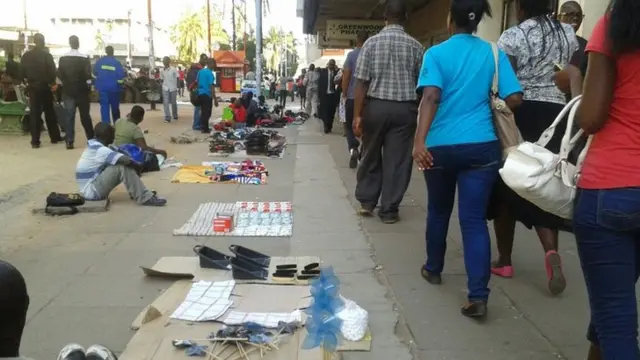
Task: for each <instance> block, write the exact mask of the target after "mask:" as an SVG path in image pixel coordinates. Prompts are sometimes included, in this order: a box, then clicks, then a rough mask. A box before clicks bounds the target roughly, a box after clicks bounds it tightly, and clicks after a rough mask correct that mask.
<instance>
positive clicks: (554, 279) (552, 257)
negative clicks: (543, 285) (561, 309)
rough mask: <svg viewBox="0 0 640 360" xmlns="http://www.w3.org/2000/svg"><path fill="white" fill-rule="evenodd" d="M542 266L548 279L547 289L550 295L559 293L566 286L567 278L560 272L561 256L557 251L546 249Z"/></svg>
mask: <svg viewBox="0 0 640 360" xmlns="http://www.w3.org/2000/svg"><path fill="white" fill-rule="evenodd" d="M544 267H545V269H546V270H547V278H548V279H549V285H548V286H549V291H550V292H551V294H552V295H558V294H561V293H562V292H563V291H564V289H565V288H566V287H567V280H566V279H565V278H564V274H563V272H562V258H561V257H560V254H558V252H557V251H554V250H551V251H547V253H546V254H545V255H544Z"/></svg>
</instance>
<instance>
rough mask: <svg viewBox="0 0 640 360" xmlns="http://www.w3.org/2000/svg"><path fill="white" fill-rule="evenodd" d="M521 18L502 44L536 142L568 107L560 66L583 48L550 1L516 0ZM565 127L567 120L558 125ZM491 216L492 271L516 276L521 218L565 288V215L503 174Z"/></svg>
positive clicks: (553, 288)
mask: <svg viewBox="0 0 640 360" xmlns="http://www.w3.org/2000/svg"><path fill="white" fill-rule="evenodd" d="M516 5H517V9H518V17H519V19H520V24H518V25H516V26H514V27H511V28H509V29H507V30H506V31H505V32H504V33H503V34H502V36H500V39H499V40H498V45H499V46H500V47H501V48H502V49H503V50H504V52H505V53H506V54H507V55H508V56H509V58H510V61H511V64H512V65H513V67H514V68H515V69H516V75H517V76H518V79H519V80H520V83H521V85H522V87H523V89H524V102H523V103H522V106H520V107H518V108H517V109H516V110H515V112H514V116H515V120H516V124H517V126H518V128H519V129H520V132H521V134H522V137H523V138H524V140H525V141H530V142H535V141H537V140H538V139H539V137H540V135H541V134H542V132H543V131H544V130H546V129H547V128H548V127H549V125H551V123H552V122H553V121H554V120H555V118H556V117H557V115H558V114H559V113H560V112H561V111H562V109H563V108H564V105H565V103H566V98H565V95H564V94H563V93H562V92H561V91H560V90H559V89H558V88H557V87H556V86H555V83H554V82H553V76H554V73H555V68H556V67H557V66H560V67H561V68H564V67H565V66H566V65H567V64H568V63H569V61H570V60H571V58H572V56H573V54H574V53H575V52H576V51H577V50H578V47H579V45H578V40H577V39H576V35H575V32H574V31H573V28H572V27H571V26H570V25H567V24H562V23H560V22H559V21H557V20H555V19H553V18H552V17H551V16H550V14H551V11H550V9H549V7H548V4H547V2H545V1H539V0H518V1H516ZM558 128H559V129H563V125H560V126H559V127H558ZM562 135H563V134H562V132H561V131H557V132H556V135H555V136H554V137H553V138H552V139H551V141H550V142H549V145H548V146H547V148H548V149H549V150H550V151H552V152H553V153H555V154H557V153H558V151H559V149H560V141H561V139H562ZM488 217H489V219H493V220H494V223H493V225H494V229H495V233H496V241H497V245H498V253H499V258H498V260H497V261H496V262H494V264H493V265H492V266H493V268H492V272H493V274H495V275H498V276H501V277H507V278H508V277H512V276H513V273H514V270H513V265H512V262H511V253H512V250H513V240H514V232H515V225H516V221H520V222H521V223H522V224H523V225H525V226H526V227H527V228H529V229H531V228H535V229H536V233H537V234H538V237H539V238H540V242H541V244H542V248H543V250H544V254H545V256H544V265H545V268H546V272H547V278H548V280H549V281H548V287H549V291H550V292H551V293H552V294H554V295H556V294H560V293H562V292H563V291H564V289H565V287H566V280H565V277H564V274H563V272H562V260H561V258H560V255H559V254H558V232H559V230H560V229H561V228H564V226H565V221H564V220H563V219H561V218H559V217H557V216H555V215H553V214H550V213H547V212H545V211H543V210H541V209H540V208H538V207H537V206H535V205H533V204H532V203H530V202H528V201H527V200H525V199H523V198H521V197H519V196H518V195H517V194H516V193H515V192H513V190H511V189H509V188H508V187H507V186H506V185H505V184H504V182H502V180H501V179H500V180H498V182H497V184H496V188H495V189H494V193H493V195H492V199H491V203H490V209H489V212H488Z"/></svg>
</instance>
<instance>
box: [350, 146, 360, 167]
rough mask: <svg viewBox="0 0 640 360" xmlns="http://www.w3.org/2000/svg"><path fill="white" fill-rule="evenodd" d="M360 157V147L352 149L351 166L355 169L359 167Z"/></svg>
mask: <svg viewBox="0 0 640 360" xmlns="http://www.w3.org/2000/svg"><path fill="white" fill-rule="evenodd" d="M359 158H360V154H359V152H358V149H351V157H350V158H349V168H351V169H355V168H357V167H358V159H359Z"/></svg>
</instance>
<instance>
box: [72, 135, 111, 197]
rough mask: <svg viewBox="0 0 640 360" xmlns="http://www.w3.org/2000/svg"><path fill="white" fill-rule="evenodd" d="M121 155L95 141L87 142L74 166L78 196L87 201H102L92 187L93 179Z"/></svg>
mask: <svg viewBox="0 0 640 360" xmlns="http://www.w3.org/2000/svg"><path fill="white" fill-rule="evenodd" d="M120 157H122V154H120V153H118V152H116V151H113V150H112V149H110V148H109V147H107V146H104V145H102V143H100V142H99V141H97V140H95V139H91V140H89V142H88V143H87V148H86V149H84V152H82V156H81V157H80V160H78V164H77V165H76V183H77V184H78V190H80V194H82V196H84V198H85V199H87V200H102V199H100V194H98V192H97V191H96V188H95V187H94V186H93V182H94V181H95V179H96V178H97V177H98V176H99V175H100V174H101V173H102V171H103V170H104V169H105V168H106V167H107V166H109V165H115V164H116V162H117V161H118V159H119V158H120Z"/></svg>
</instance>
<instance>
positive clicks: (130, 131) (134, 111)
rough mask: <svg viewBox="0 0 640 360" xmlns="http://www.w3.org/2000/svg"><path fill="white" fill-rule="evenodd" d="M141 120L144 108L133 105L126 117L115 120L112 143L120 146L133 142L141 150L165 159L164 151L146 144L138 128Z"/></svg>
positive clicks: (165, 153)
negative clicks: (114, 132) (114, 135)
mask: <svg viewBox="0 0 640 360" xmlns="http://www.w3.org/2000/svg"><path fill="white" fill-rule="evenodd" d="M142 120H144V109H143V108H142V106H138V105H135V106H134V107H133V108H131V113H130V114H129V115H128V116H127V117H126V118H124V119H119V120H118V121H116V124H115V128H116V137H115V140H114V145H116V146H120V145H124V144H133V145H135V146H137V147H139V148H140V150H142V151H148V152H150V153H153V154H157V155H162V156H164V158H165V159H166V158H167V152H166V151H164V150H159V149H154V148H152V147H151V146H149V145H147V142H146V141H145V139H144V134H143V133H142V129H140V123H142Z"/></svg>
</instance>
